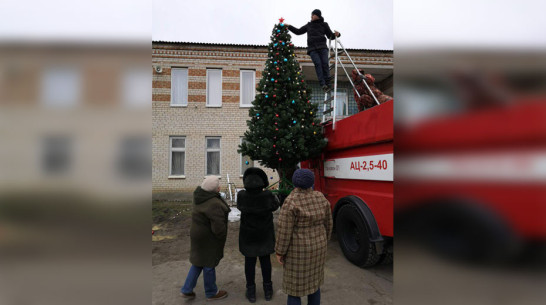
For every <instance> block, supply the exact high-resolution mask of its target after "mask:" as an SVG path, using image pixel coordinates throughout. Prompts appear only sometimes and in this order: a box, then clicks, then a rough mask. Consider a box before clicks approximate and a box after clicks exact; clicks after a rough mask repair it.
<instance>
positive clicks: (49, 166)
mask: <svg viewBox="0 0 546 305" xmlns="http://www.w3.org/2000/svg"><path fill="white" fill-rule="evenodd" d="M72 146H73V145H72V139H71V138H70V137H68V136H62V135H54V136H47V137H45V138H44V139H43V142H42V170H43V172H44V173H45V174H46V175H51V176H61V175H65V174H68V173H69V172H70V169H71V165H72V157H73V156H72V155H73V148H72Z"/></svg>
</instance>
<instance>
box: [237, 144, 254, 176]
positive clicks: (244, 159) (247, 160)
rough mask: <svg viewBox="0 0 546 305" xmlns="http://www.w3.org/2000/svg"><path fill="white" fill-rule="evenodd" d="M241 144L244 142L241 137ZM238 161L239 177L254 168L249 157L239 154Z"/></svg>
mask: <svg viewBox="0 0 546 305" xmlns="http://www.w3.org/2000/svg"><path fill="white" fill-rule="evenodd" d="M240 142H241V144H242V143H244V142H246V141H245V139H244V138H243V137H241V141H240ZM239 156H240V160H241V176H242V175H243V174H244V173H245V171H246V170H247V168H249V167H254V161H252V159H250V157H249V156H244V155H243V154H239Z"/></svg>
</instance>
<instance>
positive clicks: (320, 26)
mask: <svg viewBox="0 0 546 305" xmlns="http://www.w3.org/2000/svg"><path fill="white" fill-rule="evenodd" d="M288 29H289V30H290V31H291V32H292V33H294V34H296V35H301V34H305V33H307V54H309V53H311V52H312V51H316V50H320V49H327V48H328V46H327V45H326V37H328V38H329V39H334V38H335V34H334V33H333V32H332V30H330V26H328V23H326V22H324V18H322V17H320V19H317V20H314V21H311V22H308V23H307V24H306V25H304V26H302V27H301V28H299V29H298V28H295V27H293V26H291V25H290V26H288ZM339 36H341V34H340V35H339Z"/></svg>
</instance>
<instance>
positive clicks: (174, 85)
mask: <svg viewBox="0 0 546 305" xmlns="http://www.w3.org/2000/svg"><path fill="white" fill-rule="evenodd" d="M187 105H188V69H186V68H172V69H171V106H187Z"/></svg>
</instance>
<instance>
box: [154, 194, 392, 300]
mask: <svg viewBox="0 0 546 305" xmlns="http://www.w3.org/2000/svg"><path fill="white" fill-rule="evenodd" d="M163 204H164V206H162V205H161V204H160V203H154V206H155V207H156V208H157V209H155V210H154V215H153V227H155V228H156V229H159V230H157V231H155V233H154V235H153V237H152V240H156V241H152V276H153V284H152V286H153V291H152V304H153V305H172V304H206V303H210V302H206V298H205V295H204V288H203V280H202V278H200V279H199V281H198V284H197V287H196V288H195V292H196V294H197V297H196V298H195V299H194V300H192V301H186V300H184V299H183V298H182V297H181V296H180V287H181V286H182V285H183V283H184V280H185V277H186V274H187V272H188V270H189V267H190V263H189V260H188V258H189V251H190V236H189V229H190V223H191V215H190V213H191V205H190V204H187V203H185V204H181V203H177V204H165V203H163ZM158 207H159V208H158ZM163 207H166V208H167V211H165V210H164V209H162V208H163ZM275 218H276V217H275ZM228 231H229V232H228V238H227V242H226V247H225V250H224V258H223V259H222V261H221V262H220V265H218V267H217V268H216V283H217V285H218V288H219V289H223V290H227V291H228V293H229V296H228V297H227V298H226V299H224V300H219V301H216V302H215V303H217V304H250V303H249V302H248V301H247V300H246V298H245V296H244V292H245V276H244V257H243V255H242V254H241V253H240V252H239V247H238V236H239V222H230V223H229V226H228ZM164 238H165V239H164ZM271 260H272V265H273V289H274V291H275V293H274V296H273V300H271V301H269V302H266V301H265V299H264V296H263V289H262V288H261V269H260V268H259V263H258V266H257V268H256V285H257V290H256V294H257V302H256V304H267V305H278V304H286V294H284V293H283V292H282V289H281V283H282V266H281V265H280V264H279V263H278V262H277V261H276V260H275V258H274V255H272V256H271ZM392 270H393V266H392V264H390V265H379V266H376V267H374V268H370V269H362V268H359V267H357V266H355V265H353V264H351V263H350V262H349V261H347V259H346V258H345V257H344V255H343V253H342V252H341V249H340V247H339V244H338V242H337V238H336V236H335V234H334V235H332V239H331V240H330V242H329V245H328V255H327V261H326V266H325V281H324V284H323V286H322V287H321V299H322V304H336V305H338V304H339V305H350V304H371V305H375V304H392V303H393V301H392V299H393V298H392V292H393V275H392ZM302 304H306V301H305V300H303V302H302Z"/></svg>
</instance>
